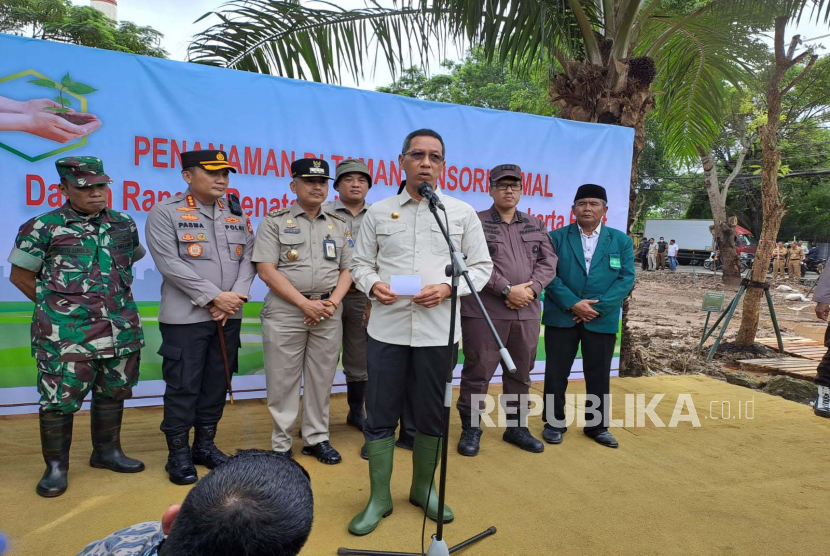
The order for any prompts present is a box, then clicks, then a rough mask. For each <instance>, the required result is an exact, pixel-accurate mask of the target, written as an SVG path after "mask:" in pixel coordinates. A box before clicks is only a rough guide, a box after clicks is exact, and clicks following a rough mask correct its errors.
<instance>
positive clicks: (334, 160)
mask: <svg viewBox="0 0 830 556" xmlns="http://www.w3.org/2000/svg"><path fill="white" fill-rule="evenodd" d="M345 158H346V157H344V156H338V155H336V154H333V155H331V162H332V164H334V168H332V170H334V169H336V168H337V165H338V164H340V163H341V162H343V159H345Z"/></svg>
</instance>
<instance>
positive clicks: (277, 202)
mask: <svg viewBox="0 0 830 556" xmlns="http://www.w3.org/2000/svg"><path fill="white" fill-rule="evenodd" d="M279 208H280V200H279V199H277V198H276V197H274V198H273V199H271V206H269V207H268V212H271V211H272V210H278V209H279ZM266 214H268V213H266Z"/></svg>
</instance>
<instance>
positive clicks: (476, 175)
mask: <svg viewBox="0 0 830 556" xmlns="http://www.w3.org/2000/svg"><path fill="white" fill-rule="evenodd" d="M479 188H480V189H481V190H482V191H484V170H482V169H481V168H476V169H475V171H474V172H473V191H476V190H477V189H479Z"/></svg>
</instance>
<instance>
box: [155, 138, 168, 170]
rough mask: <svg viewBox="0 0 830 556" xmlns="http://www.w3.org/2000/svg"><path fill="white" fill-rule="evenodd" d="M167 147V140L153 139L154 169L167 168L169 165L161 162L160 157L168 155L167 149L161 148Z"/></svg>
mask: <svg viewBox="0 0 830 556" xmlns="http://www.w3.org/2000/svg"><path fill="white" fill-rule="evenodd" d="M166 145H167V139H160V138H158V137H153V168H167V163H166V162H162V161H161V160H159V157H160V156H166V155H167V149H163V148H161V147H162V146H166Z"/></svg>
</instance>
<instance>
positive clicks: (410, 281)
mask: <svg viewBox="0 0 830 556" xmlns="http://www.w3.org/2000/svg"><path fill="white" fill-rule="evenodd" d="M389 286H390V287H391V288H392V291H393V292H395V293H396V294H398V295H418V294H419V293H421V276H420V275H417V274H415V275H411V274H393V275H392V277H391V279H390V281H389Z"/></svg>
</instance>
